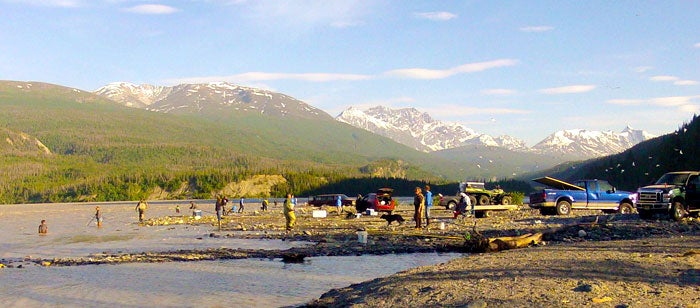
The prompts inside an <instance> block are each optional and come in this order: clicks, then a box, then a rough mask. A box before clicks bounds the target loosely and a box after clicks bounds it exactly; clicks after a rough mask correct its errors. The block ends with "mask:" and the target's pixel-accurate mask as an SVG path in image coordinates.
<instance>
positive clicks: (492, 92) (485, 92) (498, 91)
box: [481, 89, 516, 96]
mask: <svg viewBox="0 0 700 308" xmlns="http://www.w3.org/2000/svg"><path fill="white" fill-rule="evenodd" d="M515 93H516V91H515V90H511V89H483V90H481V94H483V95H497V96H505V95H513V94H515Z"/></svg>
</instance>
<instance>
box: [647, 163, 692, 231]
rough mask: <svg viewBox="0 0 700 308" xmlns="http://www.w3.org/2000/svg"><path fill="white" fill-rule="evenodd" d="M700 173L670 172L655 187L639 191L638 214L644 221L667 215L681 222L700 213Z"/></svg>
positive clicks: (651, 186)
mask: <svg viewBox="0 0 700 308" xmlns="http://www.w3.org/2000/svg"><path fill="white" fill-rule="evenodd" d="M699 187H700V171H679V172H669V173H666V174H664V175H663V176H661V178H659V180H657V181H656V183H654V185H649V186H644V187H642V188H639V189H638V190H637V193H638V199H637V212H638V213H639V217H640V218H642V219H649V218H651V217H653V216H654V214H657V213H658V214H666V215H668V216H669V218H671V219H673V220H677V221H678V220H681V219H683V216H685V215H688V214H695V215H698V213H700V190H699V189H698V188H699Z"/></svg>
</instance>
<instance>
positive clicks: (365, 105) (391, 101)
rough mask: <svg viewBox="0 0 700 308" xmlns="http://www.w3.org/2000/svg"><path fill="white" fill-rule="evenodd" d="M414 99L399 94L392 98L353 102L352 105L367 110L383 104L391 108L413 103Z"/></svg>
mask: <svg viewBox="0 0 700 308" xmlns="http://www.w3.org/2000/svg"><path fill="white" fill-rule="evenodd" d="M415 101H416V100H415V99H414V98H413V97H408V96H401V97H392V98H387V99H378V100H371V101H366V102H362V103H359V104H353V105H352V107H354V108H357V109H361V110H367V109H369V108H372V107H376V106H384V107H391V108H404V107H406V106H408V105H407V104H413V103H414V102H415Z"/></svg>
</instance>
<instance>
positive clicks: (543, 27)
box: [520, 26, 554, 32]
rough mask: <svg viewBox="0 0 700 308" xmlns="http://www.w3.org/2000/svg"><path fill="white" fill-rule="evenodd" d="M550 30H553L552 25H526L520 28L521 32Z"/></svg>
mask: <svg viewBox="0 0 700 308" xmlns="http://www.w3.org/2000/svg"><path fill="white" fill-rule="evenodd" d="M552 30H554V27H551V26H527V27H521V28H520V31H522V32H547V31H552Z"/></svg>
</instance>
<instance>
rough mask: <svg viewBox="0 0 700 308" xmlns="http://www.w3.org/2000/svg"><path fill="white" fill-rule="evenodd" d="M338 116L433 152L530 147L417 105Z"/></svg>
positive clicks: (352, 109) (353, 111)
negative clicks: (433, 114)
mask: <svg viewBox="0 0 700 308" xmlns="http://www.w3.org/2000/svg"><path fill="white" fill-rule="evenodd" d="M336 120H338V121H341V122H344V123H347V124H350V125H353V126H355V127H359V128H362V129H365V130H368V131H370V132H373V133H376V134H380V135H383V136H385V137H388V138H391V139H393V140H394V141H397V142H399V143H403V144H405V145H408V146H411V147H414V148H416V149H418V150H421V151H425V152H430V151H439V150H444V149H451V148H456V147H460V146H465V145H479V146H493V147H505V148H508V149H511V150H522V149H523V148H527V147H526V146H525V142H524V141H521V140H518V139H516V138H513V137H510V136H500V137H498V138H493V137H491V136H489V135H486V134H480V133H477V132H475V131H474V130H472V129H470V128H467V127H464V126H463V125H461V124H458V123H452V122H443V121H437V120H435V119H433V118H432V117H431V116H430V115H429V114H428V113H425V112H420V111H418V110H417V109H415V108H402V109H391V108H387V107H384V106H377V107H372V108H369V109H367V110H360V109H358V108H355V107H349V108H347V109H346V110H344V111H343V112H341V113H340V114H339V115H338V116H337V117H336Z"/></svg>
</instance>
